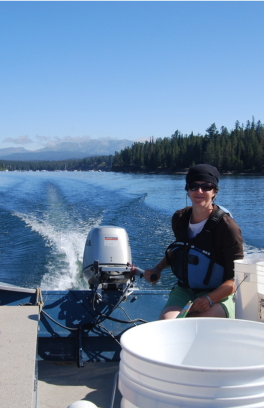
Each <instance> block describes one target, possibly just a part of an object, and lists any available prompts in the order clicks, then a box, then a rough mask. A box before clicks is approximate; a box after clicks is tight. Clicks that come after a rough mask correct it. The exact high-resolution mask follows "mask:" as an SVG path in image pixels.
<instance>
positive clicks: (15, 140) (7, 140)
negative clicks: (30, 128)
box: [3, 136, 34, 145]
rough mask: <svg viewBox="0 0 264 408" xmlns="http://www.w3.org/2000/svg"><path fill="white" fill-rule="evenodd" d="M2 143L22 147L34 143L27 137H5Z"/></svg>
mask: <svg viewBox="0 0 264 408" xmlns="http://www.w3.org/2000/svg"><path fill="white" fill-rule="evenodd" d="M3 141H4V143H14V144H22V145H25V144H29V143H34V142H33V140H31V139H30V138H29V137H28V136H18V137H16V138H13V137H6V138H5V139H4V140H3Z"/></svg>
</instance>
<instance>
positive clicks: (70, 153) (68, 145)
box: [0, 138, 134, 161]
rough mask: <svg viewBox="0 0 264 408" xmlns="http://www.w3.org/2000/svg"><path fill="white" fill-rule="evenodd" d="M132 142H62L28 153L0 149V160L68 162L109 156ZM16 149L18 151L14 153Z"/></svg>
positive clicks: (114, 140)
mask: <svg viewBox="0 0 264 408" xmlns="http://www.w3.org/2000/svg"><path fill="white" fill-rule="evenodd" d="M133 143H134V141H132V140H127V139H122V140H117V139H110V138H109V139H105V138H99V139H90V140H88V141H86V142H83V143H74V142H62V143H57V144H55V145H52V146H47V147H44V148H43V149H39V150H35V151H30V150H26V149H24V148H23V147H19V148H7V149H0V159H2V160H21V161H36V160H37V161H39V160H68V159H83V158H84V157H90V156H109V155H110V154H115V152H120V151H121V150H122V149H124V148H125V147H130V146H132V144H133ZM16 149H20V150H17V151H15V150H16Z"/></svg>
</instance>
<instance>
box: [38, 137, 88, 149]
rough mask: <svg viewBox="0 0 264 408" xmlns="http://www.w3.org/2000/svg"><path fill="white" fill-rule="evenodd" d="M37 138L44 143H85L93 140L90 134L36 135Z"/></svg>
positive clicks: (49, 144)
mask: <svg viewBox="0 0 264 408" xmlns="http://www.w3.org/2000/svg"><path fill="white" fill-rule="evenodd" d="M36 139H37V140H38V141H39V142H40V143H41V144H43V145H48V146H51V145H54V144H57V143H62V142H71V143H84V142H88V141H89V140H91V138H90V136H75V137H73V136H63V137H59V136H39V135H36Z"/></svg>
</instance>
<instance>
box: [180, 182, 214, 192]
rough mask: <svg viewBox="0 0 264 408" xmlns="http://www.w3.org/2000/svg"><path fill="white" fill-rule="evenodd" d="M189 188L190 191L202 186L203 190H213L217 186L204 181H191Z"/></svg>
mask: <svg viewBox="0 0 264 408" xmlns="http://www.w3.org/2000/svg"><path fill="white" fill-rule="evenodd" d="M187 188H188V190H190V191H197V190H199V188H201V189H202V190H203V191H212V190H213V189H214V188H215V186H214V185H213V184H208V183H203V184H197V183H190V184H187Z"/></svg>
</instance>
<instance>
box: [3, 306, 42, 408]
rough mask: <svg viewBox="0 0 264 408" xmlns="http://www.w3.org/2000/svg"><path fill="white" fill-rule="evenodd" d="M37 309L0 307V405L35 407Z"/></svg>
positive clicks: (10, 407) (22, 407)
mask: <svg viewBox="0 0 264 408" xmlns="http://www.w3.org/2000/svg"><path fill="white" fill-rule="evenodd" d="M37 332H38V306H30V307H28V306H23V307H21V306H12V307H10V306H1V307H0V361H1V370H0V384H1V393H0V406H1V407H5V408H15V407H21V408H33V407H35V406H36V392H35V388H36V381H35V379H36V377H35V374H36V370H35V367H36V347H37Z"/></svg>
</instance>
